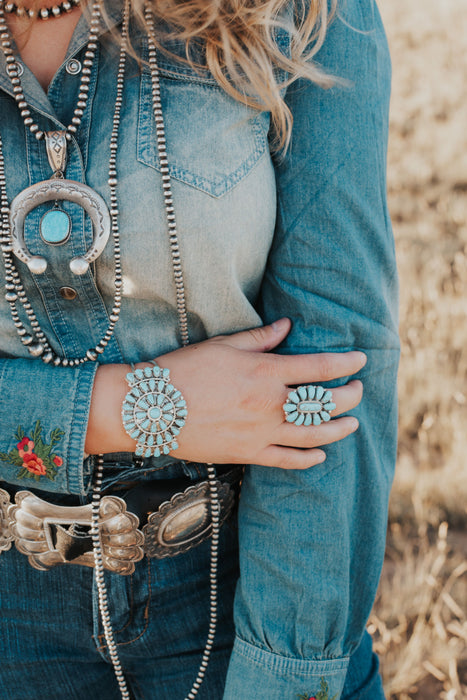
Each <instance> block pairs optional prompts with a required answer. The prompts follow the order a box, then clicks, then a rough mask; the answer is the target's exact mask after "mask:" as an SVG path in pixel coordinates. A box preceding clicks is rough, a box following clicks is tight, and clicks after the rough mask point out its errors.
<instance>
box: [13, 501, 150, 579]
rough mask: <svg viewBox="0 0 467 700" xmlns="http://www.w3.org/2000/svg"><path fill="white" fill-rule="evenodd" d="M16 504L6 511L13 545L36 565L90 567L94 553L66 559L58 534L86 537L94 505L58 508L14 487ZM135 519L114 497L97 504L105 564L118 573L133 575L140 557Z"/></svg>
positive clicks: (141, 534) (40, 567) (47, 567)
mask: <svg viewBox="0 0 467 700" xmlns="http://www.w3.org/2000/svg"><path fill="white" fill-rule="evenodd" d="M15 501H16V504H15V505H11V506H10V507H9V509H8V515H9V517H10V520H11V522H12V524H11V526H10V527H11V532H12V534H13V537H14V539H15V544H16V548H17V549H18V550H19V551H20V552H22V553H23V554H25V555H26V556H27V557H28V560H29V563H30V564H31V566H33V567H34V568H35V569H40V570H42V571H47V570H48V569H50V568H52V567H54V566H57V565H58V564H80V565H84V566H90V567H93V566H94V553H93V551H92V550H91V551H86V552H84V553H83V554H80V555H79V556H76V557H74V558H70V559H67V558H66V557H65V556H64V555H63V553H62V552H61V551H59V550H58V549H57V546H56V542H57V535H60V536H61V537H66V536H67V534H69V535H71V536H73V537H75V538H79V537H86V538H87V537H89V529H90V527H91V518H92V505H91V504H89V505H84V506H57V505H54V504H52V503H47V501H43V500H42V499H41V498H39V497H38V496H36V495H34V494H33V493H31V492H30V491H18V493H17V494H16V497H15ZM138 525H139V520H138V518H137V517H136V515H134V514H133V513H128V512H127V510H126V503H125V501H123V500H122V499H121V498H118V497H117V496H103V497H102V499H101V502H100V508H99V533H100V539H101V544H102V553H103V563H104V567H105V568H106V569H108V570H109V571H113V572H115V573H118V574H124V575H127V574H132V573H133V571H134V570H135V562H137V561H140V559H142V558H143V556H144V553H143V549H142V544H143V540H144V536H143V533H142V532H141V531H140V530H138Z"/></svg>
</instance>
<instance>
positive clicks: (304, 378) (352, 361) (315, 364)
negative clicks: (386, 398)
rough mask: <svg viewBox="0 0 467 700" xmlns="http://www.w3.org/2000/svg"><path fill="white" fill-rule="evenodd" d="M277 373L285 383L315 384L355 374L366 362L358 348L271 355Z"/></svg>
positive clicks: (364, 356)
mask: <svg viewBox="0 0 467 700" xmlns="http://www.w3.org/2000/svg"><path fill="white" fill-rule="evenodd" d="M270 358H271V360H272V361H273V362H275V364H276V372H277V375H278V376H280V377H281V379H282V381H283V382H284V383H285V384H315V383H318V382H326V381H329V380H331V379H337V378H338V377H347V376H349V375H352V374H355V373H356V372H358V371H359V370H361V369H362V367H364V366H365V364H366V360H367V358H366V355H365V354H364V353H363V352H360V351H358V350H352V351H351V352H326V353H320V354H317V355H271V356H270Z"/></svg>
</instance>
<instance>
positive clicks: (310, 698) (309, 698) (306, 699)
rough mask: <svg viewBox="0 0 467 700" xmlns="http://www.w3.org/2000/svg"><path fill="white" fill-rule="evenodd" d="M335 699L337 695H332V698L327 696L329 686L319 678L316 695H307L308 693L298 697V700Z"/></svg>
mask: <svg viewBox="0 0 467 700" xmlns="http://www.w3.org/2000/svg"><path fill="white" fill-rule="evenodd" d="M336 698H337V694H336V695H333V696H332V697H330V696H329V685H328V683H327V682H326V681H325V680H324V678H321V681H320V690H318V692H317V693H316V695H309V694H308V693H303V694H302V695H299V696H298V700H336Z"/></svg>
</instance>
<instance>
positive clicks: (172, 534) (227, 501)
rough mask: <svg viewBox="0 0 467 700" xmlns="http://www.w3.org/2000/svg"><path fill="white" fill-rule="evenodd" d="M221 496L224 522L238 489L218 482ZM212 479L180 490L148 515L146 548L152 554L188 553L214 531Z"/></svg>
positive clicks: (145, 528)
mask: <svg viewBox="0 0 467 700" xmlns="http://www.w3.org/2000/svg"><path fill="white" fill-rule="evenodd" d="M215 484H216V486H217V493H218V498H219V512H220V524H222V523H223V522H224V521H225V519H226V518H227V517H228V515H229V514H230V513H231V511H232V509H233V505H234V500H235V499H234V492H233V490H232V489H231V488H230V486H229V485H228V484H225V483H221V482H220V481H216V482H215ZM211 527H212V526H211V499H210V490H209V482H207V481H201V482H200V483H198V484H196V485H195V486H190V487H188V488H187V489H186V490H185V491H183V492H182V493H176V494H175V495H174V496H172V498H171V499H170V501H165V503H162V504H161V505H160V506H159V508H158V510H157V511H156V512H154V513H151V514H150V515H149V517H148V522H147V525H145V526H144V527H143V533H144V551H145V553H146V554H147V556H148V557H156V558H157V559H164V558H165V557H174V556H176V555H177V554H182V553H183V552H187V551H188V550H189V549H191V548H192V547H196V546H197V545H198V544H200V543H201V542H203V540H206V539H207V538H208V537H209V536H210V534H211Z"/></svg>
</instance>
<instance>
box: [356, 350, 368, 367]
mask: <svg viewBox="0 0 467 700" xmlns="http://www.w3.org/2000/svg"><path fill="white" fill-rule="evenodd" d="M357 352H358V354H359V355H360V362H361V363H362V367H365V365H366V362H367V359H368V358H367V356H366V355H365V353H364V352H360V350H357Z"/></svg>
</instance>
